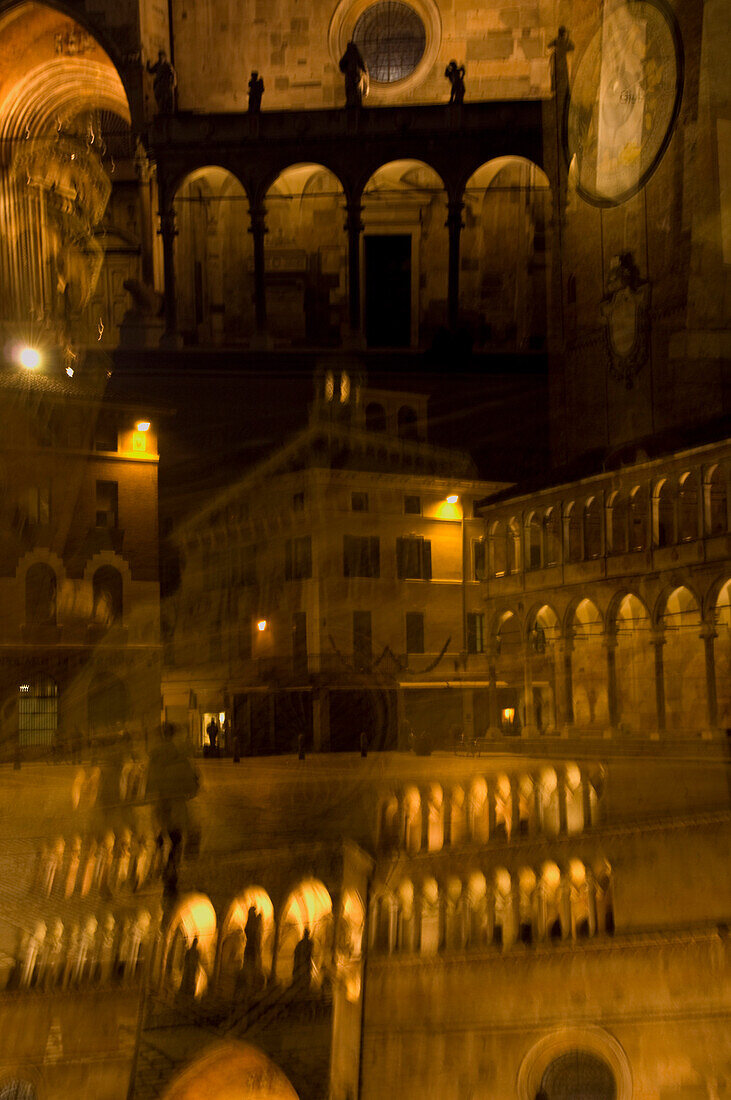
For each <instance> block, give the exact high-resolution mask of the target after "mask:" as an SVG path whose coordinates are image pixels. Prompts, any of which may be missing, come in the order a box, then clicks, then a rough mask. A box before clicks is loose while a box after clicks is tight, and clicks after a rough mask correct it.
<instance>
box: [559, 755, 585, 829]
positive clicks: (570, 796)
mask: <svg viewBox="0 0 731 1100" xmlns="http://www.w3.org/2000/svg"><path fill="white" fill-rule="evenodd" d="M564 798H565V800H566V832H567V833H569V834H570V835H572V834H575V833H580V832H581V831H582V830H583V828H584V798H583V782H582V779H581V772H580V771H579V769H578V767H577V766H576V764H567V765H566V775H565V784H564Z"/></svg>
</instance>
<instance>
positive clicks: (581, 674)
mask: <svg viewBox="0 0 731 1100" xmlns="http://www.w3.org/2000/svg"><path fill="white" fill-rule="evenodd" d="M571 629H572V631H573V641H574V650H573V676H572V682H573V709H574V722H575V724H576V725H577V726H579V727H584V728H589V729H591V728H597V727H601V728H604V727H605V726H606V724H607V720H608V719H607V668H606V665H607V662H606V657H605V654H604V648H603V646H602V634H603V629H604V624H603V622H602V616H601V615H600V613H599V611H598V610H597V607H596V605H595V604H594V603H592V601H591V600H588V599H585V600H582V601H581V602H580V603H579V605H578V607H577V608H576V611H575V612H574V616H573V623H572V627H571Z"/></svg>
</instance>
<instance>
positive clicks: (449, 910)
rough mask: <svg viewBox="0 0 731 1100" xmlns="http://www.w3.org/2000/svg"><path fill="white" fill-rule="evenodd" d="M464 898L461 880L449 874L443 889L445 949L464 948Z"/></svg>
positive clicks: (459, 949) (457, 949)
mask: <svg viewBox="0 0 731 1100" xmlns="http://www.w3.org/2000/svg"><path fill="white" fill-rule="evenodd" d="M466 900H467V899H466V895H465V892H464V891H463V890H462V883H461V881H460V880H459V879H458V878H457V876H456V875H450V876H449V878H448V879H447V885H446V889H445V891H444V946H445V948H446V950H447V951H463V950H464V947H465V942H466V928H465V904H466Z"/></svg>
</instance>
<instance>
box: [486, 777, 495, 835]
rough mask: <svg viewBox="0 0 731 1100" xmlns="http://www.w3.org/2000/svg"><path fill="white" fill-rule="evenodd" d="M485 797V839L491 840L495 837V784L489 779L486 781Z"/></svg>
mask: <svg viewBox="0 0 731 1100" xmlns="http://www.w3.org/2000/svg"><path fill="white" fill-rule="evenodd" d="M486 786H487V797H486V800H485V806H486V809H487V837H488V840H492V838H493V837H494V835H495V784H494V783H492V782H491V781H490V780H489V779H488V780H487V781H486Z"/></svg>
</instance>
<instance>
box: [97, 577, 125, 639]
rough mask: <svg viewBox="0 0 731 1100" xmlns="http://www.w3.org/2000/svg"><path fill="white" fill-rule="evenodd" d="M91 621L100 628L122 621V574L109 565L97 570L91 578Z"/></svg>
mask: <svg viewBox="0 0 731 1100" xmlns="http://www.w3.org/2000/svg"><path fill="white" fill-rule="evenodd" d="M91 583H92V592H93V597H92V598H93V603H92V619H93V621H94V623H95V624H96V625H98V626H102V627H110V626H113V625H114V624H115V623H120V622H121V621H122V607H123V602H122V574H121V573H120V572H119V570H118V569H115V568H114V567H113V566H111V565H103V566H102V567H101V568H100V569H97V570H96V572H95V573H94V576H93V578H92V582H91Z"/></svg>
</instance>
